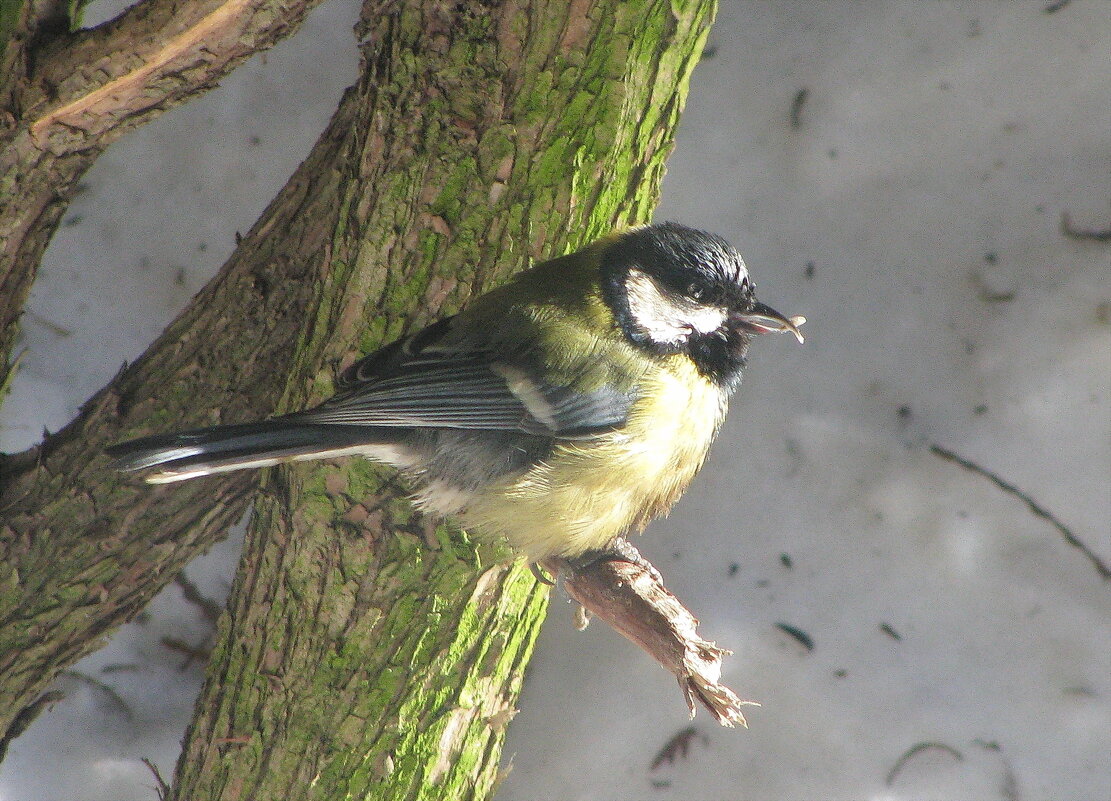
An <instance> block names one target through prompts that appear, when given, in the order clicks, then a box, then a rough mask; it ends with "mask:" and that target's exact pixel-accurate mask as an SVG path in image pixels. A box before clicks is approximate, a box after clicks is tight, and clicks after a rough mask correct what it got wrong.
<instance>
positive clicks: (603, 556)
mask: <svg viewBox="0 0 1111 801" xmlns="http://www.w3.org/2000/svg"><path fill="white" fill-rule="evenodd" d="M565 561H566V562H567V564H568V565H569V566H570V567H571V570H573V571H578V570H585V569H586V568H588V567H590V566H591V565H592V564H594V563H595V562H601V561H610V562H614V561H622V562H628V563H629V564H633V565H636V566H637V567H639V568H641V569H642V570H644V571H645V572H646V573H648V575H649V576H650V577H651V578H652V580H653V581H655V582H657V583H658V584H663V577H662V576H661V575H660V571H658V570H656V568H655V566H654V565H653V564H652V563H651V562H649V561H648V560H647V559H645V558H644V557H643V556H641V553H640V551H639V550H637V548H636V546H635V545H633V544H632V543H631V542H629V541H628V540H627V539H625V538H624V537H614V538H613V540H611V541H610V543H609V545H607V546H606V547H605V548H603V549H602V550H599V551H587V552H586V553H584V554H583V555H582V556H577V557H575V558H573V559H567V560H565Z"/></svg>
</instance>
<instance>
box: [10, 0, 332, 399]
mask: <svg viewBox="0 0 1111 801" xmlns="http://www.w3.org/2000/svg"><path fill="white" fill-rule="evenodd" d="M319 2H320V0H144V1H143V2H139V3H136V4H135V5H134V6H132V7H131V8H129V9H128V10H127V11H125V12H123V13H122V14H120V16H119V17H117V18H116V19H114V20H111V21H109V22H106V23H105V24H103V25H99V26H97V27H96V28H90V29H85V30H77V31H74V32H72V33H71V29H73V28H76V27H77V18H78V17H79V15H80V11H79V10H78V9H79V8H80V6H81V5H83V4H81V3H73V4H72V5H71V4H69V3H67V2H59V0H22V2H21V0H3V3H2V6H0V48H2V50H0V390H2V389H3V388H4V387H6V386H7V384H8V382H9V381H10V371H11V369H12V367H11V354H12V349H13V348H14V347H15V344H16V339H17V337H18V333H19V326H18V321H19V315H20V313H21V312H22V309H23V304H24V303H25V302H26V300H27V293H28V292H29V291H30V289H31V285H32V284H33V283H34V280H35V274H36V272H37V270H38V265H39V262H40V261H41V260H42V254H43V252H44V251H45V250H46V246H47V244H48V243H49V242H50V238H51V237H52V236H53V235H54V231H55V230H56V229H57V227H58V222H59V221H60V220H61V218H62V214H63V212H64V211H65V209H66V207H67V206H68V205H69V201H70V200H71V199H72V198H73V195H74V193H75V192H76V190H77V183H78V181H79V180H80V179H81V176H83V175H84V174H85V171H86V170H88V168H89V167H90V166H91V165H92V163H93V162H94V161H95V160H96V158H97V156H99V155H100V154H101V153H102V152H103V151H104V148H105V147H107V146H108V145H109V144H110V143H111V142H114V141H115V140H116V139H118V138H119V137H120V136H123V134H125V133H127V132H128V131H130V130H132V129H134V128H136V127H138V126H139V125H142V124H143V123H145V122H147V121H149V120H151V119H154V117H156V116H158V114H160V113H161V112H163V111H165V110H166V109H168V108H171V107H172V106H175V105H177V104H179V103H181V102H184V101H185V100H187V99H188V98H190V97H194V96H196V95H197V94H199V93H200V92H202V91H204V90H206V89H209V88H212V87H213V86H215V85H216V82H217V81H218V80H219V79H220V78H221V77H223V76H224V75H226V74H227V73H228V72H230V71H231V70H232V69H234V68H235V67H236V66H237V65H238V64H240V63H241V62H242V61H243V60H244V59H246V58H247V57H248V56H250V55H252V54H253V53H256V52H258V51H259V50H264V49H266V48H268V47H270V46H271V45H273V44H275V43H276V42H278V41H279V40H280V39H282V38H284V37H286V36H288V35H289V34H291V33H293V32H294V31H295V30H297V28H298V27H299V26H300V24H301V22H302V21H303V20H304V18H305V15H306V14H307V13H308V11H309V10H311V9H312V8H313V7H314V6H315V5H316V4H317V3H319ZM71 14H72V16H71ZM2 400H3V393H2V392H0V401H2Z"/></svg>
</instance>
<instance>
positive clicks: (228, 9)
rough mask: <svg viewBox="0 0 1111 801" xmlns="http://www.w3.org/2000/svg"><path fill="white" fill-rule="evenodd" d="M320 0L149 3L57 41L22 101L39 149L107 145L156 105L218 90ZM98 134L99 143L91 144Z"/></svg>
mask: <svg viewBox="0 0 1111 801" xmlns="http://www.w3.org/2000/svg"><path fill="white" fill-rule="evenodd" d="M319 2H320V0H198V1H197V2H182V0H147V2H144V3H139V4H137V5H135V6H132V7H131V8H129V9H128V10H127V11H125V12H124V13H123V14H121V15H120V16H119V17H117V18H116V19H114V20H112V21H110V22H108V23H106V24H104V25H101V26H98V27H96V28H93V29H90V30H87V31H82V32H80V33H78V34H76V35H75V36H67V37H62V38H57V39H55V40H53V41H52V42H51V43H50V44H49V45H47V46H46V47H45V48H44V49H43V50H42V52H40V53H37V54H36V58H35V63H37V64H41V67H40V68H39V69H38V70H37V71H35V72H33V73H32V74H31V75H30V76H29V77H30V84H31V87H32V88H31V89H30V91H29V94H28V95H27V96H25V97H24V98H22V100H23V103H24V107H25V108H28V109H31V110H32V111H31V114H30V115H28V117H27V118H26V122H27V124H28V128H29V130H30V132H31V135H32V137H33V139H34V141H35V143H36V144H37V146H39V147H40V148H44V149H46V148H49V149H50V150H51V151H52V152H53V153H55V154H56V155H61V154H62V153H65V152H72V151H73V150H75V149H80V148H81V147H84V146H89V145H90V144H93V143H94V142H95V144H96V145H98V146H103V145H104V144H106V143H107V142H108V141H111V139H114V138H116V136H118V134H119V133H122V130H117V129H121V128H124V129H125V128H127V127H130V126H129V125H128V124H129V123H134V122H136V121H137V120H139V119H140V118H142V119H146V117H145V116H144V115H146V114H148V113H149V112H151V111H153V110H164V109H166V108H169V107H170V106H172V105H175V104H177V103H179V102H181V101H182V100H184V99H185V98H187V97H189V96H190V95H193V94H196V93H197V92H198V91H200V90H201V89H206V88H211V87H212V86H215V85H216V82H217V81H218V80H219V79H220V78H221V77H223V76H224V75H226V74H227V73H228V72H230V71H231V69H232V68H233V67H235V66H236V65H237V64H239V63H240V62H241V61H243V60H244V59H245V58H247V57H248V56H250V55H252V54H253V53H256V52H258V51H259V50H264V49H266V48H268V47H270V46H272V45H273V44H274V43H275V42H277V41H278V40H280V39H281V38H283V37H285V36H287V35H288V34H290V33H292V32H293V31H294V30H296V29H297V28H298V26H300V24H301V22H302V21H303V20H304V18H305V15H306V14H307V13H308V11H309V10H310V9H311V8H313V7H314V6H315V5H316V4H317V3H319ZM90 139H91V140H93V142H90V141H89V140H90Z"/></svg>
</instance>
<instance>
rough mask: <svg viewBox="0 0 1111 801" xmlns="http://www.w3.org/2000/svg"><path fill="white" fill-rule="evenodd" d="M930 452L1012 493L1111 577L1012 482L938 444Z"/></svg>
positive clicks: (1105, 574) (1108, 572)
mask: <svg viewBox="0 0 1111 801" xmlns="http://www.w3.org/2000/svg"><path fill="white" fill-rule="evenodd" d="M930 453H933V454H934V455H936V456H940V457H941V458H942V459H946V460H948V461H950V462H954V463H955V464H959V465H960V466H961V467H963V468H964V469H965V470H971V471H972V472H973V473H978V474H979V475H981V476H983V477H984V478H986V479H988V480H990V481H991V482H992V483H993V484H995V485H996V486H997V487H999V489H1001V490H1003V491H1004V492H1007V493H1010V494H1011V495H1014V496H1015V497H1016V498H1018V499H1019V500H1021V501H1022V502H1023V503H1025V504H1026V505H1027V506H1028V507H1029V508H1030V511H1031V512H1033V513H1034V514H1035V515H1037V516H1038V517H1040V518H1042V519H1043V520H1047V521H1049V523H1050V524H1052V525H1053V527H1054V528H1056V529H1057V530H1058V531H1059V532H1061V536H1062V537H1064V539H1065V542H1067V543H1068V544H1069V545H1071V546H1073V547H1074V548H1078V549H1079V550H1080V552H1081V553H1082V554H1084V556H1086V557H1087V558H1088V561H1090V562H1091V563H1092V564H1093V565H1095V568H1096V571H1097V572H1098V573H1099V575H1100V578H1102V579H1104V580H1106V579H1108V578H1111V568H1108V566H1107V565H1106V564H1105V563H1104V562H1103V560H1102V559H1100V558H1099V555H1098V554H1096V553H1095V552H1093V551H1092V550H1091V549H1090V548H1089V547H1088V546H1087V545H1085V544H1084V543H1083V542H1082V541H1081V540H1080V539H1079V538H1078V537H1077V536H1076V535H1075V534H1073V533H1072V531H1071V530H1070V529H1069V527H1068V526H1066V525H1065V524H1064V523H1062V522H1061V521H1060V520H1058V519H1057V518H1056V517H1055V516H1054V515H1053V513H1052V512H1050V511H1049V510H1048V509H1046V508H1045V507H1044V506H1042V505H1041V504H1039V503H1038V502H1037V501H1035V500H1034V499H1033V498H1031V497H1030V496H1029V495H1027V494H1026V493H1025V492H1023V491H1022V490H1020V489H1019V488H1018V487H1016V486H1015V485H1014V484H1011V483H1010V482H1008V481H1004V480H1003V479H1002V478H1000V477H999V476H997V475H996V474H995V473H993V472H991V471H990V470H987V469H985V468H983V467H980V465H978V464H976V463H975V462H970V461H969V460H968V459H965V458H963V457H961V456H958V455H957V454H955V453H953V452H952V451H950V450H947V449H945V448H943V447H941V446H940V445H936V444H935V445H931V446H930Z"/></svg>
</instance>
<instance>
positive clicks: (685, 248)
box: [109, 223, 805, 563]
mask: <svg viewBox="0 0 1111 801" xmlns="http://www.w3.org/2000/svg"><path fill="white" fill-rule="evenodd" d="M803 322H805V319H804V318H802V317H790V318H788V317H785V316H783V315H782V314H780V313H779V312H777V311H775V310H774V309H772V308H770V307H768V306H765V305H764V304H762V303H760V302H759V301H757V300H756V296H755V293H754V286H753V283H752V281H751V280H750V279H749V275H748V269H747V268H746V267H745V263H744V261H743V260H742V259H741V256H740V254H739V253H738V252H737V251H736V250H734V249H733V248H732V247H731V246H730V245H729V244H728V243H727V242H726V241H725V240H724V239H722V238H720V237H718V236H715V235H713V234H709V233H706V232H703V231H697V230H694V229H692V228H687V227H686V226H682V225H678V224H676V223H664V224H662V225H650V226H644V227H640V228H634V229H631V230H628V231H623V232H620V233H616V234H613V235H610V236H608V237H606V238H603V239H601V240H599V241H597V242H594V243H593V244H591V245H589V246H587V247H585V248H583V249H582V250H580V251H578V252H575V253H571V254H569V255H566V256H562V257H560V258H556V259H552V260H551V261H547V262H544V263H542V264H539V265H537V266H535V267H533V268H532V269H529V270H526V271H524V272H521V273H519V274H518V275H517V276H516V277H515V278H513V279H512V280H511V281H509V282H508V283H507V284H505V285H503V286H501V287H499V288H497V289H495V290H493V291H492V292H489V293H487V294H485V295H482V296H481V297H479V298H477V299H475V300H474V301H473V302H472V303H471V304H470V305H469V306H468V307H467V308H466V309H465V310H464V311H462V312H460V313H459V314H456V315H454V316H453V317H448V318H446V319H444V320H440V321H439V322H437V323H435V324H433V325H431V326H429V327H428V328H425V329H424V330H423V331H420V332H418V333H415V334H413V335H411V336H408V337H406V338H404V339H401V340H398V341H397V342H394V343H392V344H390V345H387V346H385V347H384V348H382V349H381V350H379V351H377V352H376V353H373V354H371V355H369V356H367V357H366V358H364V359H362V360H361V361H359V362H357V363H355V364H354V365H352V366H351V367H350V368H349V369H348V370H347V371H346V372H345V373H344V374H343V375H342V376H341V377H340V380H339V391H338V392H337V394H336V395H334V396H333V397H332V398H330V399H329V400H326V401H324V402H323V403H322V404H320V405H319V406H316V407H315V408H312V409H307V410H305V411H301V412H295V413H293V414H288V415H284V416H282V417H277V418H274V419H271V420H265V421H262V422H254V423H242V424H238V425H225V426H215V427H212V428H202V429H196V430H193V431H185V432H181V433H174V434H160V435H156V436H151V437H144V438H143V439H137V440H133V441H130V442H124V443H121V444H118V445H115V446H113V447H112V448H110V449H109V454H110V455H112V456H114V457H115V458H116V463H115V465H116V467H117V468H119V469H121V470H146V469H153V472H151V473H150V474H149V475H148V476H147V481H149V482H151V483H168V482H172V481H182V480H185V479H190V478H196V477H199V476H207V475H211V474H213V473H221V472H225V471H228V470H241V469H244V468H254V467H266V466H269V465H275V464H280V463H282V462H291V461H303V460H308V459H326V458H331V457H336V456H348V455H359V456H364V457H367V458H369V459H374V460H377V461H380V462H385V463H387V464H390V465H393V466H394V467H397V468H398V469H400V470H401V471H403V472H404V473H406V474H408V475H409V476H411V477H412V478H413V479H415V483H416V491H415V502H416V503H417V505H418V506H420V507H421V508H422V509H426V510H429V511H435V512H438V513H441V514H445V515H452V516H454V517H455V518H456V519H457V520H458V521H459V522H460V523H462V524H463V525H464V526H466V527H468V528H469V529H473V530H477V531H478V532H479V533H481V534H483V535H485V536H487V537H495V538H496V537H501V538H504V539H506V540H507V541H508V542H509V544H510V545H511V546H512V547H513V548H515V549H516V550H517V551H518V552H520V553H521V554H522V555H524V556H525V557H526V558H527V559H529V560H530V561H532V562H533V563H536V562H539V561H542V560H545V559H548V558H551V557H562V558H569V559H576V558H582V557H584V556H586V555H588V554H590V553H593V552H597V551H604V550H605V549H606V548H607V547H608V546H609V545H610V544H611V543H612V542H613V541H614V540H615V538H617V537H619V536H623V535H625V534H628V533H635V532H638V531H639V530H640V529H642V528H643V527H644V526H645V525H646V524H647V523H648V521H650V520H652V519H653V518H655V517H658V516H660V515H662V514H664V513H666V512H667V511H668V510H669V509H670V508H671V506H672V505H673V504H674V503H675V501H676V500H678V498H679V496H680V495H681V494H682V492H683V491H684V490H685V489H686V487H687V485H688V484H689V483H690V481H691V479H692V478H693V477H694V475H695V473H697V472H698V470H699V468H700V467H701V466H702V463H703V460H704V459H705V457H706V453H707V451H708V450H709V447H710V444H711V442H712V441H713V439H714V437H715V435H716V434H717V431H718V428H719V427H720V425H721V422H722V419H723V418H724V416H725V411H726V406H727V404H728V400H729V397H730V395H731V394H732V392H733V391H734V389H736V387H737V384H738V383H739V381H740V378H741V371H742V369H743V368H744V366H745V358H746V353H747V351H748V346H749V343H750V342H751V340H752V339H753V338H754V337H755V336H756V335H758V334H762V333H765V332H769V331H790V332H791V333H793V334H794V335H795V336H796V337H797V338H798V340H799V342H801V341H802V334H801V333H800V332H799V329H798V326H799V325H801V324H802V323H803Z"/></svg>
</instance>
